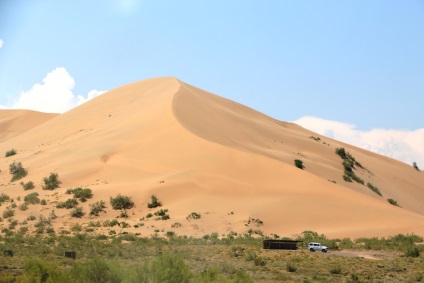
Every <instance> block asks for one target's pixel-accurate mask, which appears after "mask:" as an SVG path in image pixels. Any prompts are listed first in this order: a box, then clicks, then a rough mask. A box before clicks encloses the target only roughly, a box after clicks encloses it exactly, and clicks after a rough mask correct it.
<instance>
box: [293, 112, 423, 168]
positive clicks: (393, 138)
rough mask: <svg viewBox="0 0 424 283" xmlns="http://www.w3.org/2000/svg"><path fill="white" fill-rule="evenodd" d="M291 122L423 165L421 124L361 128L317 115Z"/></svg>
mask: <svg viewBox="0 0 424 283" xmlns="http://www.w3.org/2000/svg"><path fill="white" fill-rule="evenodd" d="M294 123H296V124H298V125H300V126H302V127H304V128H306V129H308V130H311V131H314V132H316V133H318V134H321V135H324V136H327V137H330V138H333V139H336V140H339V141H342V142H345V143H348V144H352V145H354V146H357V147H360V148H364V149H366V150H369V151H372V152H376V153H379V154H382V155H386V156H388V157H391V158H394V159H397V160H400V161H403V162H405V163H407V164H412V162H417V164H418V166H419V167H420V168H421V167H423V168H424V147H423V144H424V128H423V129H418V130H414V131H410V130H392V129H372V130H369V131H360V130H358V129H356V126H355V125H352V124H347V123H343V122H337V121H331V120H325V119H320V118H316V117H303V118H300V119H298V120H296V121H294ZM420 165H421V166H420Z"/></svg>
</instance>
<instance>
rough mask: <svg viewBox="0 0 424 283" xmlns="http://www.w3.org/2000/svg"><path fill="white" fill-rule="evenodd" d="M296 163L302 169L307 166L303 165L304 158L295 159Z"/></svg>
mask: <svg viewBox="0 0 424 283" xmlns="http://www.w3.org/2000/svg"><path fill="white" fill-rule="evenodd" d="M294 165H295V166H296V167H297V168H299V169H302V170H303V169H304V168H305V166H304V165H303V161H302V160H300V159H295V160H294Z"/></svg>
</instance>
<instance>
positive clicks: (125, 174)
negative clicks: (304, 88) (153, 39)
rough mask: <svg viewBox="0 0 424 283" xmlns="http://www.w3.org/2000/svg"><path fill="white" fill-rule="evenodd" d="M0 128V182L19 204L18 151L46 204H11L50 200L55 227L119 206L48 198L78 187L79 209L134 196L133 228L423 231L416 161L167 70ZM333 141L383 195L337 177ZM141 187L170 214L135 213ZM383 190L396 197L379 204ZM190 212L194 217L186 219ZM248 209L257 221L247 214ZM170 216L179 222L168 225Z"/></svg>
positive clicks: (36, 210)
mask: <svg viewBox="0 0 424 283" xmlns="http://www.w3.org/2000/svg"><path fill="white" fill-rule="evenodd" d="M2 111H3V110H2ZM282 111H284V109H282ZM0 113H1V111H0ZM33 114H34V115H38V114H36V113H33ZM0 115H3V116H0V117H4V114H0ZM22 123H24V122H20V123H15V127H17V128H19V127H23V125H22ZM34 126H35V125H34ZM12 128H13V127H12ZM9 131H10V132H13V131H15V130H14V129H9ZM16 131H17V130H16ZM16 131H15V132H16ZM2 134H3V133H2ZM1 137H3V141H2V142H1V143H0V152H5V151H7V150H9V149H11V148H15V149H17V150H18V154H17V155H15V156H13V157H8V158H5V157H2V158H1V159H0V169H1V173H0V185H1V186H0V192H1V193H5V194H8V195H10V196H11V197H13V198H14V199H15V201H16V202H17V203H18V205H19V201H18V200H17V198H18V197H19V196H20V198H21V200H22V199H23V196H25V195H26V194H27V193H28V191H24V190H23V188H22V187H21V185H20V184H19V182H20V181H16V182H13V183H10V177H11V176H10V174H9V173H8V166H9V164H10V163H11V162H12V161H14V160H16V161H19V162H22V164H23V165H24V167H25V168H27V169H28V176H27V177H25V178H24V179H23V181H25V182H27V181H29V180H31V181H34V182H35V184H36V188H35V189H34V191H36V192H38V193H39V194H40V197H41V198H44V199H46V200H47V205H45V206H40V205H31V206H30V209H28V210H26V211H20V210H17V211H16V218H17V219H21V220H22V219H25V218H26V217H27V216H28V215H30V214H34V215H40V214H43V215H45V216H47V215H48V214H49V213H50V211H51V210H52V209H54V211H55V213H56V215H58V216H59V217H58V218H57V219H56V220H54V225H55V227H56V229H57V230H60V229H68V230H69V225H70V224H71V223H75V222H80V223H83V224H85V223H88V222H90V221H97V220H104V219H114V218H115V217H116V216H117V215H119V212H117V211H114V210H112V209H111V208H110V205H108V208H107V213H103V214H101V216H100V217H94V218H90V217H89V216H84V217H83V218H81V219H76V218H72V217H70V211H69V210H66V209H56V208H55V204H56V202H57V201H64V200H66V199H67V198H69V195H67V194H65V191H66V189H69V188H74V187H77V186H85V187H89V188H91V189H92V190H93V193H94V197H93V199H91V200H89V201H88V202H87V203H84V204H82V206H83V207H84V209H85V211H86V212H88V211H89V206H88V205H89V203H92V202H94V201H98V200H104V201H106V203H107V204H108V203H109V197H110V196H116V195H117V194H118V193H121V194H124V195H128V196H131V197H132V199H133V200H134V201H135V203H136V207H135V208H133V209H131V210H130V211H129V219H126V220H122V221H126V222H128V223H130V224H131V225H135V224H139V226H140V227H138V228H134V227H132V228H126V229H127V230H129V231H132V232H137V233H140V234H141V235H150V234H152V233H154V231H155V230H156V231H158V230H159V231H160V233H161V232H162V231H163V232H164V233H165V232H167V231H171V230H172V231H174V232H175V233H176V234H178V235H195V236H202V235H204V234H210V233H212V232H218V233H219V234H220V235H221V234H227V233H229V232H231V231H235V232H238V233H245V232H247V231H248V230H249V229H252V230H251V231H253V230H261V231H263V232H264V233H266V234H270V233H276V234H279V235H280V236H292V235H293V234H299V233H301V232H302V231H304V230H314V231H317V232H319V233H324V234H326V235H328V236H338V237H339V236H340V237H344V236H348V237H358V236H388V235H393V234H396V233H416V234H420V235H424V203H423V200H424V173H423V172H418V171H416V170H415V169H413V168H412V167H411V166H408V165H406V164H404V163H401V162H398V161H395V160H393V159H389V158H386V157H383V156H380V155H377V154H374V153H370V152H368V151H365V150H361V149H359V148H355V147H353V146H350V145H347V144H343V143H341V142H338V141H335V140H331V139H329V138H325V137H322V136H319V135H318V134H315V133H312V132H310V131H308V130H305V129H303V128H301V127H300V126H297V125H295V124H291V123H285V122H280V121H277V120H275V119H272V118H270V117H268V116H266V115H264V114H261V113H259V112H257V111H254V110H252V109H250V108H247V107H245V106H242V105H240V104H237V103H235V102H232V101H229V100H226V99H224V98H221V97H218V96H216V95H213V94H211V93H208V92H205V91H203V90H200V89H197V88H195V87H193V86H190V85H188V84H185V83H182V82H180V81H179V80H177V79H175V78H159V79H151V80H146V81H141V82H137V83H133V84H130V85H127V86H123V87H120V88H117V89H115V90H112V91H109V92H108V93H105V94H103V95H101V96H99V97H97V98H95V99H93V100H91V101H89V102H87V103H85V104H83V105H81V106H79V107H77V108H75V109H73V110H71V111H69V112H66V113H65V114H62V115H58V116H56V117H54V118H51V119H48V121H46V122H44V123H42V124H38V126H37V127H34V128H33V129H31V130H26V131H21V132H20V134H18V135H14V136H12V135H2V136H1ZM312 137H314V138H312ZM318 137H319V138H320V139H319V140H318ZM337 147H344V148H345V149H346V151H348V152H350V153H351V155H353V156H354V157H355V158H356V160H357V161H359V162H360V163H361V164H362V165H363V167H364V169H361V168H358V170H355V173H356V174H357V175H358V176H360V177H361V178H362V179H364V181H365V184H366V183H367V182H369V183H372V184H373V185H374V186H376V187H378V188H379V190H380V191H381V193H382V196H379V195H377V194H375V193H374V192H372V191H371V190H370V189H369V188H367V187H366V186H364V185H361V184H358V183H355V182H352V183H348V182H345V181H344V180H343V178H342V175H343V166H342V160H341V158H340V157H339V156H338V155H336V154H335V149H336V148H337ZM295 159H300V160H302V161H303V163H304V165H305V169H304V170H301V169H298V168H296V167H295V166H294V160H295ZM50 172H57V173H58V174H59V177H60V179H61V181H62V182H63V184H62V185H61V187H60V188H59V189H56V190H55V191H53V192H52V191H43V190H42V189H41V183H42V182H41V180H42V178H43V177H45V176H47V175H48V174H49V173H50ZM152 194H155V195H157V196H158V197H159V199H160V200H161V201H162V203H163V207H162V208H166V209H169V215H170V217H171V219H170V220H166V221H161V220H153V218H150V219H145V220H140V218H142V217H144V216H146V214H147V213H149V212H154V211H155V210H150V209H147V206H146V205H147V203H148V202H149V201H150V196H151V195H152ZM388 198H392V199H395V200H396V201H398V203H399V204H400V205H401V206H402V208H400V207H396V206H393V205H390V204H389V203H388V202H387V199H388ZM21 202H22V201H21ZM2 208H3V209H4V208H5V205H3V206H2ZM191 212H197V213H200V214H201V215H202V217H201V218H200V219H198V220H187V219H186V216H187V215H189V214H190V213H191ZM249 218H251V219H260V220H261V221H263V223H264V224H263V225H259V224H258V225H256V224H257V223H256V222H255V221H253V222H252V221H251V223H250V224H249V223H248V220H249ZM2 223H3V224H2ZM2 223H0V225H6V224H5V223H4V222H2ZM141 223H142V224H141ZM174 223H180V224H181V227H175V225H173V226H174V227H171V226H172V224H174ZM141 225H143V226H141ZM30 226H31V224H30ZM178 226H179V225H178ZM30 228H31V227H30ZM109 229H110V228H99V232H102V233H107V231H108V230H109ZM115 230H116V229H115Z"/></svg>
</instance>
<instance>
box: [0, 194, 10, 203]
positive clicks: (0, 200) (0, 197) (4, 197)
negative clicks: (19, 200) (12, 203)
mask: <svg viewBox="0 0 424 283" xmlns="http://www.w3.org/2000/svg"><path fill="white" fill-rule="evenodd" d="M8 200H10V197H9V196H8V195H6V194H4V193H1V194H0V205H1V204H2V203H3V202H5V201H8Z"/></svg>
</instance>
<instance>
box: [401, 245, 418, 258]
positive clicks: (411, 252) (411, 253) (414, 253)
mask: <svg viewBox="0 0 424 283" xmlns="http://www.w3.org/2000/svg"><path fill="white" fill-rule="evenodd" d="M405 255H406V256H407V257H419V256H420V250H419V249H418V247H417V246H415V245H414V246H409V247H408V248H407V250H406V253H405Z"/></svg>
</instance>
